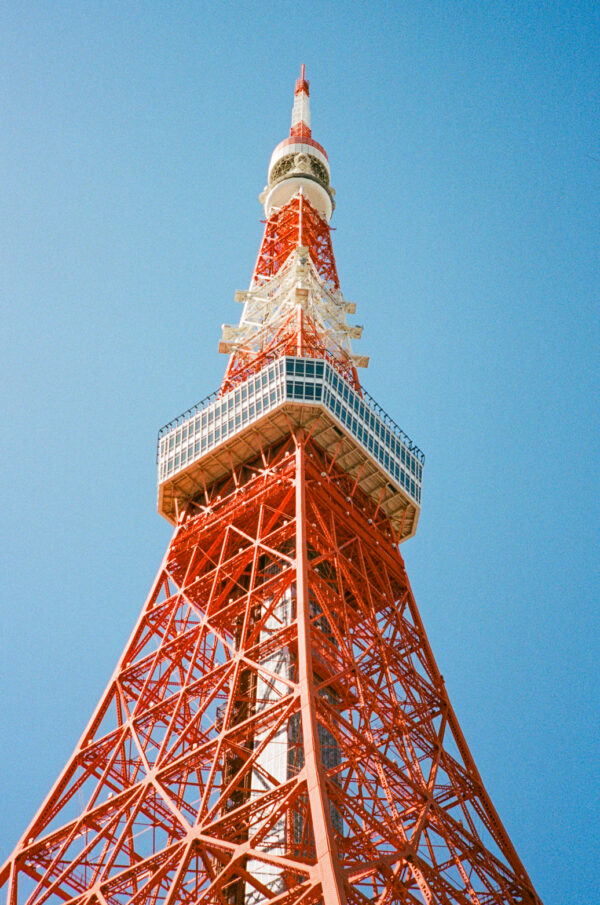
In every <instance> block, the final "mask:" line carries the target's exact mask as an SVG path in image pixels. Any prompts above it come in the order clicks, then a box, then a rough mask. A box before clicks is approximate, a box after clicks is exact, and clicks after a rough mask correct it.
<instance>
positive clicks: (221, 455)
mask: <svg viewBox="0 0 600 905" xmlns="http://www.w3.org/2000/svg"><path fill="white" fill-rule="evenodd" d="M315 422H316V424H315ZM290 425H293V426H295V427H296V426H303V427H307V428H309V429H311V431H312V437H313V439H314V440H315V442H316V443H317V444H318V445H319V446H321V447H322V448H323V449H325V450H326V451H327V452H331V453H333V451H334V449H337V458H336V461H337V462H338V464H339V466H340V467H341V468H342V469H343V470H344V471H346V472H347V473H349V474H350V475H352V476H353V477H355V478H356V479H357V480H358V484H359V486H360V487H361V488H362V489H363V490H364V491H365V492H366V493H367V494H368V495H369V496H373V497H376V498H377V499H378V500H379V501H380V503H381V508H382V509H384V511H385V512H386V513H387V514H388V515H389V517H390V518H391V519H392V522H393V523H394V526H395V528H396V530H397V531H398V532H399V534H400V537H401V539H402V540H404V539H406V538H407V537H411V536H412V535H413V534H414V532H415V529H416V524H417V518H418V513H419V508H420V503H421V481H422V473H423V462H424V455H423V453H422V452H421V450H420V449H419V448H418V447H417V446H416V445H415V444H414V443H413V442H412V440H410V438H409V437H407V435H406V434H405V433H404V431H402V430H401V429H400V428H399V427H398V425H397V424H395V422H394V421H393V420H392V419H391V418H390V417H389V416H388V415H387V414H386V413H385V412H384V411H383V409H382V408H381V407H380V406H379V405H378V404H377V403H376V402H375V400H374V399H373V398H372V397H371V396H370V395H369V394H368V393H367V392H366V391H365V390H361V391H360V393H359V392H357V390H355V389H354V388H353V387H352V386H351V385H350V384H349V383H348V381H346V380H345V379H344V378H343V377H342V376H341V374H340V373H339V372H338V371H337V370H336V369H335V368H334V367H333V365H332V364H331V363H330V362H329V361H327V360H325V359H314V358H293V357H289V356H288V357H282V358H280V359H278V360H277V361H274V362H271V363H270V364H269V365H267V366H265V367H264V368H263V369H262V370H261V371H259V372H257V373H256V374H254V375H252V376H251V377H249V378H248V379H247V380H246V381H245V382H244V383H242V384H240V386H239V387H236V389H234V390H231V391H230V392H228V393H224V394H223V395H218V391H217V392H215V393H213V394H212V395H211V396H208V397H207V398H206V399H203V400H202V401H201V402H199V403H198V404H197V405H195V406H194V407H193V408H191V409H189V410H188V411H187V412H184V413H183V414H182V415H180V416H179V417H178V418H176V419H175V420H174V421H171V422H170V423H169V424H167V425H165V427H163V428H161V430H160V431H159V435H158V510H159V512H160V513H161V514H162V515H164V516H165V518H167V519H168V520H169V521H171V522H174V521H175V518H176V511H177V501H185V500H186V499H190V498H191V497H193V496H194V495H197V494H198V493H199V492H201V491H202V489H203V488H204V487H207V486H209V485H210V484H212V483H213V482H214V481H216V480H219V478H221V477H222V476H223V475H225V474H227V473H229V472H230V471H231V467H232V464H234V465H235V464H239V463H241V462H244V461H247V460H248V459H249V458H251V457H253V456H254V455H256V453H257V452H258V450H259V449H260V443H259V441H260V442H262V443H263V444H264V443H274V442H277V440H278V439H280V438H281V437H283V436H285V435H286V434H288V433H289V431H290Z"/></svg>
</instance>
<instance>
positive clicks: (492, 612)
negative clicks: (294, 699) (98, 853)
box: [0, 0, 600, 905]
mask: <svg viewBox="0 0 600 905" xmlns="http://www.w3.org/2000/svg"><path fill="white" fill-rule="evenodd" d="M599 46H600V8H599V7H598V5H597V4H594V3H591V2H590V3H576V2H575V3H573V2H571V3H566V2H563V3H560V2H557V3H550V2H547V3H545V2H540V3H525V2H521V3H517V2H503V3H499V2H498V3H486V2H479V3H469V2H465V3H459V2H456V3H455V2H443V3H441V2H439V3H436V2H432V3H416V2H406V3H401V2H397V3H377V2H375V3H369V4H366V3H364V4H363V3H336V2H331V3H318V2H310V0H309V2H305V3H303V4H292V3H289V4H287V3H278V4H275V3H261V2H257V3H232V4H229V5H223V6H219V5H216V4H212V3H203V2H195V3H192V2H178V3H165V2H149V3H144V4H142V3H132V2H123V3H119V4H117V3H108V2H107V3H99V2H87V3H69V2H63V3H56V2H48V3H27V2H13V3H8V4H4V5H3V6H2V9H1V10H0V51H1V53H0V56H1V59H2V64H1V67H0V79H1V98H2V100H1V105H2V107H1V109H2V129H1V133H0V148H1V160H2V183H3V184H2V190H1V191H0V230H1V235H0V298H1V300H2V307H3V316H2V318H3V328H4V329H3V330H2V336H1V338H0V342H1V344H2V345H1V349H0V353H1V356H0V368H1V369H2V374H1V378H2V387H3V389H2V414H3V418H2V421H3V425H4V444H3V445H4V456H3V461H4V467H3V469H2V476H1V480H2V499H3V501H4V505H3V507H2V512H1V518H2V536H3V543H2V552H3V560H4V564H3V588H4V594H3V616H2V649H3V653H4V656H3V658H2V666H1V672H0V689H1V693H2V701H1V710H0V720H1V723H0V725H2V733H3V736H4V743H3V745H2V747H1V749H0V759H1V776H2V780H1V782H2V794H1V796H0V858H2V859H3V858H4V856H5V855H8V853H9V852H10V850H11V848H12V846H13V844H14V843H15V842H16V841H17V838H18V836H19V835H20V834H21V832H22V831H23V830H24V829H25V826H26V824H27V823H28V821H29V820H30V818H31V817H32V816H33V814H34V812H35V810H36V809H37V808H38V806H39V804H40V803H41V801H42V798H43V797H44V796H45V794H46V792H47V791H48V789H49V787H50V785H51V784H52V783H53V782H54V780H55V778H56V776H57V774H58V772H59V770H60V769H61V768H62V766H63V765H64V763H65V762H66V760H67V758H68V757H69V755H70V753H71V751H72V748H73V746H74V744H75V742H76V740H77V738H78V737H79V734H80V732H81V730H82V729H83V727H84V725H85V723H86V722H87V720H88V718H89V716H90V714H91V711H92V709H93V708H94V706H95V704H96V702H97V700H98V698H99V696H100V694H101V692H102V691H103V689H104V686H105V684H106V682H107V681H108V679H109V677H110V675H111V673H112V670H113V668H114V665H115V663H116V661H117V658H118V656H119V654H120V652H121V650H122V648H123V646H124V643H125V641H126V639H127V637H128V635H129V632H130V630H131V628H132V626H133V624H134V621H135V619H136V617H137V614H138V612H139V610H140V608H141V605H142V602H143V600H144V597H145V595H146V593H147V590H148V588H149V586H150V583H151V581H152V578H153V576H154V574H155V572H156V569H157V568H158V566H159V563H160V559H161V557H162V553H163V551H164V548H165V546H166V544H167V542H168V539H169V535H170V531H169V527H168V525H167V524H166V523H163V522H162V521H161V519H160V518H159V516H158V515H156V513H155V503H156V489H155V472H154V468H155V461H154V455H155V440H156V431H157V429H158V428H159V427H160V426H161V425H162V424H163V423H165V422H166V421H168V420H170V419H171V418H172V417H173V416H175V415H176V414H178V413H179V412H180V411H182V410H183V409H185V408H187V407H188V406H189V405H191V404H193V403H194V402H195V401H197V400H198V399H199V398H201V397H202V396H204V395H205V394H206V393H208V392H209V391H211V390H212V389H214V388H215V387H216V386H217V385H218V383H219V381H220V378H221V375H222V372H223V369H224V366H225V359H224V358H223V357H222V356H219V355H218V353H217V344H218V339H219V335H220V324H221V323H222V322H233V321H234V320H235V319H236V317H238V316H239V308H238V306H236V305H235V304H234V302H233V293H234V290H235V289H237V288H244V287H246V286H247V284H248V282H249V279H250V276H251V272H252V267H253V264H254V260H255V256H256V252H257V249H258V244H259V241H260V236H261V231H262V226H261V224H260V218H261V215H262V212H261V209H260V207H259V204H258V201H257V195H258V193H259V192H260V191H261V190H262V188H263V185H264V182H265V178H266V166H267V162H268V158H269V155H270V153H271V150H272V148H273V146H274V145H275V144H276V143H277V141H279V140H280V139H281V138H283V137H285V135H286V134H287V131H288V128H289V116H290V110H291V101H292V90H293V84H294V79H295V78H296V75H297V70H298V67H299V64H300V63H301V62H305V63H306V66H307V75H308V78H309V80H310V83H311V100H312V115H313V134H314V136H315V138H316V139H317V141H319V142H321V143H322V144H323V145H324V146H325V147H326V149H327V151H328V153H329V157H330V161H331V166H332V182H333V185H334V187H335V188H336V190H337V202H338V207H337V210H336V212H335V215H334V219H333V221H332V225H334V226H335V228H336V231H335V233H334V237H333V241H334V248H335V252H336V258H337V264H338V271H339V274H340V279H341V284H342V289H343V291H344V293H345V295H346V297H347V298H348V299H349V300H352V301H356V303H357V317H356V320H357V322H359V323H362V324H364V326H365V331H364V338H363V339H362V340H361V342H360V343H357V351H360V352H361V353H363V354H368V355H370V356H371V365H370V368H369V370H368V371H367V372H366V373H365V374H364V383H365V385H366V387H367V389H368V390H369V391H370V392H371V393H372V394H373V395H374V396H375V398H376V399H377V400H378V401H380V402H381V404H382V405H383V406H384V407H385V408H386V409H387V410H388V411H389V412H390V414H392V416H393V417H394V418H395V419H396V420H397V421H398V423H399V424H401V425H402V427H403V428H404V429H405V430H406V431H407V432H408V433H409V434H410V435H411V436H412V437H413V438H414V439H415V440H416V441H417V442H418V443H419V445H420V446H421V447H422V448H423V449H424V451H425V453H426V455H427V462H426V468H425V474H424V493H423V512H422V517H421V522H420V527H419V532H418V534H417V537H416V538H415V539H414V540H412V541H410V542H409V543H408V544H407V545H406V546H405V547H404V548H403V553H404V556H405V559H406V563H407V567H408V570H409V574H410V576H411V580H412V583H413V589H414V591H415V595H416V598H417V602H418V604H419V606H420V608H421V613H422V616H423V619H424V622H425V625H426V628H427V630H428V633H429V637H430V640H431V643H432V646H433V649H434V651H435V653H436V656H437V659H438V662H439V665H440V668H441V670H442V672H443V674H444V676H445V679H446V683H447V687H448V689H449V692H450V695H451V698H452V701H453V704H454V706H455V709H456V711H457V714H458V717H459V719H460V721H461V724H462V727H463V730H464V732H465V735H466V737H467V739H468V741H469V744H470V746H471V748H472V751H473V754H474V757H475V759H476V762H477V764H478V766H479V769H480V772H481V774H482V776H483V778H484V781H485V783H486V785H487V788H488V791H489V792H490V795H491V797H492V799H493V801H494V803H495V805H496V807H497V809H498V811H499V813H500V815H501V817H502V819H503V820H504V822H505V824H506V826H507V829H508V831H509V833H510V834H511V837H512V839H513V842H514V844H515V846H516V848H517V850H518V852H519V854H520V856H521V858H522V860H523V862H524V864H525V866H526V868H527V869H528V871H529V873H530V875H531V877H532V879H533V881H534V883H535V884H536V886H537V888H538V890H539V892H540V894H541V896H542V898H543V900H544V901H545V903H546V905H564V903H571V902H573V903H575V902H580V901H586V902H587V901H591V893H590V889H592V888H593V889H595V888H596V886H597V877H596V870H595V867H594V864H593V861H594V856H595V853H596V854H597V851H598V848H599V846H600V839H599V838H598V820H597V811H598V808H599V807H600V800H599V796H598V792H597V789H596V787H595V786H596V784H595V783H594V781H593V778H594V777H595V775H596V770H597V760H596V768H594V766H593V764H592V761H593V760H594V759H595V758H597V753H596V752H597V748H598V741H599V740H598V729H597V726H598V716H597V713H598V690H599V688H598V685H599V682H598V667H597V663H598V637H599V626H598V606H597V603H596V599H597V592H598V583H599V582H598V570H597V521H598V519H597V498H598V480H597V477H598V447H597V429H596V418H597V409H598V405H597V403H598V359H597V348H598V332H599V330H598V326H599V325H598V314H597V309H598V284H599V280H598V277H599V264H598V262H599V260H600V257H599V247H598V246H599V242H598V189H599V187H600V135H599V129H598V122H599V116H598V113H599V110H598V107H599V88H598V85H599V82H598V63H599V59H598V57H599V52H598V47H599Z"/></svg>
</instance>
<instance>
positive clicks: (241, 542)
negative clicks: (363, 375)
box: [0, 68, 541, 905]
mask: <svg viewBox="0 0 600 905" xmlns="http://www.w3.org/2000/svg"><path fill="white" fill-rule="evenodd" d="M263 200H264V202H265V209H266V211H267V223H266V227H265V237H264V239H263V242H262V245H261V250H260V253H259V256H258V260H257V264H256V268H255V272H254V275H253V278H252V281H251V283H250V288H249V290H248V292H245V293H240V294H239V298H240V301H242V302H243V304H244V309H243V313H242V316H241V319H240V323H239V324H238V325H236V326H231V327H226V328H225V329H224V336H223V341H222V346H221V348H222V351H224V352H227V353H228V354H229V355H230V359H229V364H228V367H227V370H226V374H225V377H224V381H223V386H222V388H221V391H220V393H219V394H218V395H217V396H216V398H215V400H214V401H212V402H210V403H209V404H208V405H207V406H204V407H198V408H196V409H194V410H193V411H192V412H191V413H187V414H186V416H182V418H180V419H178V420H177V422H176V423H174V424H173V425H169V426H167V428H166V429H165V430H164V431H163V432H161V437H160V445H159V469H160V470H159V484H160V493H159V505H160V510H161V512H163V514H165V515H166V516H167V517H168V518H169V519H170V520H171V521H172V522H173V523H174V526H175V527H174V534H173V538H172V540H171V542H170V544H169V547H168V549H167V552H166V555H165V558H164V560H163V562H162V564H161V566H160V569H159V571H158V575H157V577H156V580H155V582H154V585H153V587H152V589H151V592H150V595H149V597H148V599H147V601H146V603H145V604H144V606H143V609H142V613H141V616H140V619H139V621H138V623H137V625H136V626H135V628H134V630H133V633H132V635H131V638H130V639H129V641H128V642H127V644H126V646H125V650H124V653H123V655H122V657H121V659H120V661H119V663H118V665H117V668H116V670H115V672H114V674H113V676H112V677H111V679H110V681H109V683H108V686H107V688H106V691H105V693H104V694H103V696H102V698H101V701H100V703H99V705H98V708H97V709H96V711H95V713H94V715H93V716H92V719H91V721H90V723H89V725H88V726H87V728H86V729H85V731H84V733H83V735H82V737H81V739H80V741H79V743H78V744H77V746H76V748H75V751H74V753H73V755H72V757H71V758H70V760H69V762H68V764H67V765H66V767H65V769H64V771H63V773H62V774H61V776H60V777H59V779H58V781H57V782H56V784H55V786H54V788H53V789H52V790H51V791H50V793H49V795H48V797H47V799H46V801H45V802H44V803H43V805H42V807H41V808H40V810H39V811H38V813H37V815H36V816H35V817H34V819H33V820H32V822H31V824H30V826H29V827H28V829H27V831H26V833H25V834H24V835H23V837H22V839H21V840H20V842H19V843H18V845H17V847H16V848H15V851H14V852H13V854H12V855H11V857H10V858H9V859H8V861H7V862H6V864H5V865H4V867H3V868H2V870H1V871H0V884H2V885H3V886H5V888H6V890H7V903H8V905H51V903H52V905H192V903H193V905H262V903H269V905H292V903H294V905H313V903H314V905H317V903H324V905H341V903H346V902H348V903H352V905H366V903H376V905H391V903H397V905H400V903H403V905H416V903H440V905H442V903H445V905H450V903H462V905H467V903H469V905H492V903H494V905H500V903H503V905H505V903H511V905H518V903H520V905H523V903H528V905H541V903H540V900H539V898H538V896H537V894H536V892H535V890H534V888H533V886H532V884H531V881H530V879H529V877H528V876H527V873H526V871H525V869H524V867H523V865H522V864H521V862H520V860H519V858H518V856H517V854H516V852H515V850H514V848H513V846H512V844H511V841H510V839H509V837H508V835H507V833H506V830H505V829H504V827H503V825H502V823H501V821H500V818H499V817H498V815H497V813H496V811H495V809H494V807H493V805H492V803H491V801H490V799H489V797H488V795H487V793H486V791H485V789H484V786H483V783H482V780H481V777H480V776H479V773H478V772H477V769H476V767H475V764H474V763H473V759H472V757H471V755H470V753H469V749H468V747H467V744H466V741H465V739H464V737H463V735H462V732H461V730H460V727H459V725H458V722H457V719H456V716H455V714H454V711H453V709H452V706H451V704H450V701H449V698H448V694H447V691H446V687H445V684H444V680H443V678H442V676H441V675H440V673H439V670H438V668H437V665H436V663H435V659H434V657H433V654H432V651H431V648H430V646H429V642H428V640H427V636H426V634H425V630H424V628H423V625H422V622H421V619H420V617H419V613H418V610H417V607H416V604H415V601H414V598H413V595H412V592H411V588H410V584H409V582H408V578H407V575H406V571H405V568H404V563H403V560H402V557H401V555H400V552H399V549H398V544H399V542H400V541H402V540H403V539H405V538H407V537H410V536H411V535H412V534H413V533H414V530H415V529H416V523H417V517H418V509H419V505H420V489H419V493H417V491H416V489H415V488H416V486H417V485H416V484H415V483H414V481H418V485H419V488H420V480H421V468H422V455H421V454H420V453H419V451H418V450H417V449H416V447H414V445H413V444H411V443H410V441H408V438H406V437H405V436H404V435H403V434H402V433H401V432H399V433H398V432H394V430H393V429H392V427H393V423H392V422H390V421H389V419H388V420H387V421H386V420H385V418H384V416H383V415H382V413H381V412H380V410H376V408H375V407H374V404H373V403H372V400H370V399H369V398H368V397H367V396H366V395H365V394H364V393H363V391H362V389H361V387H360V383H359V381H358V377H357V372H356V366H357V365H359V364H362V365H364V364H366V361H365V360H364V359H363V358H360V357H357V356H356V355H355V354H354V352H353V351H352V346H351V340H352V339H353V338H357V337H358V335H359V332H360V331H359V330H358V329H357V328H355V327H351V326H349V325H348V323H347V320H346V315H347V314H348V313H353V310H354V306H353V305H350V303H347V302H345V301H344V299H343V296H342V294H341V292H340V289H339V281H338V277H337V271H336V268H335V260H334V257H333V251H332V248H331V239H330V234H329V225H328V220H329V216H330V215H331V211H332V210H333V193H332V190H331V188H330V186H329V164H328V162H327V158H326V156H325V155H324V152H322V149H320V146H318V145H316V143H315V142H313V140H312V136H311V132H310V113H309V109H308V82H307V81H306V78H305V73H304V68H303V70H302V73H301V77H300V79H299V80H298V82H297V85H296V93H295V100H294V112H293V118H292V129H291V135H290V137H289V138H288V139H287V140H286V143H285V144H283V145H280V146H278V149H277V152H276V155H275V156H274V157H273V158H272V161H271V164H270V167H269V185H268V186H267V188H266V190H265V195H264V196H263ZM307 363H308V364H307ZM326 368H329V369H330V370H329V371H328V372H327V374H328V375H329V377H327V379H328V380H331V381H334V379H335V381H337V383H335V384H334V383H333V382H332V385H331V389H332V393H333V395H332V396H331V397H328V398H327V400H326V399H325V397H324V395H323V394H324V393H325V391H326V390H327V387H326V374H325V369H326ZM318 369H320V370H319V371H318V373H317V370H318ZM271 372H273V373H272V375H271V376H273V375H274V376H273V381H272V383H270V382H269V381H270V379H271V378H270V377H269V375H270V374H271ZM276 372H277V373H276ZM278 375H279V376H278ZM263 378H264V380H263ZM277 380H280V383H281V386H280V390H281V394H282V395H281V398H279V397H278V396H277V392H278V389H277V386H279V384H277V386H276V382H277ZM319 380H321V384H319ZM288 384H289V385H288ZM319 385H320V386H321V397H320V399H317V398H316V393H317V389H316V388H317V387H318V386H319ZM273 394H274V395H273ZM336 394H337V395H336ZM259 402H260V412H259V411H258V406H259ZM230 403H231V404H230ZM344 406H346V408H345V409H343V407H344ZM342 411H343V416H342ZM211 413H212V414H211ZM238 417H239V419H240V420H239V422H238V421H237V419H238ZM244 418H245V421H244ZM361 419H362V420H361ZM377 419H379V420H377ZM217 421H218V424H217ZM225 426H226V427H225ZM196 427H197V433H196ZM192 428H193V429H192ZM217 431H218V432H217ZM398 431H399V429H398ZM203 432H204V433H203ZM386 432H387V433H386ZM203 443H204V446H203V445H202V444H203ZM196 444H198V446H197V448H196ZM377 444H379V445H377ZM382 444H383V445H382ZM385 444H388V445H387V446H385ZM184 453H185V461H184V459H183V456H184ZM394 456H397V462H396V461H395V460H394ZM396 468H397V470H396V471H395V470H394V469H396ZM403 469H404V471H402V470H403ZM402 474H404V475H405V477H404V478H402V480H400V477H398V479H397V480H396V477H397V476H400V475H402ZM406 481H408V484H406ZM411 481H413V483H412V484H411V483H410V482H411Z"/></svg>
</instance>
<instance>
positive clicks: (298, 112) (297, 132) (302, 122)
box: [290, 63, 311, 138]
mask: <svg viewBox="0 0 600 905" xmlns="http://www.w3.org/2000/svg"><path fill="white" fill-rule="evenodd" d="M305 74H306V67H305V65H304V63H302V65H301V67H300V78H299V79H296V88H295V90H294V106H293V108H292V127H291V129H290V137H291V138H310V136H311V131H310V103H309V100H308V95H309V85H308V82H307V80H306V75H305Z"/></svg>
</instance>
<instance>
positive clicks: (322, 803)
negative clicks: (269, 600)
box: [296, 435, 346, 905]
mask: <svg viewBox="0 0 600 905" xmlns="http://www.w3.org/2000/svg"><path fill="white" fill-rule="evenodd" d="M304 443H305V441H304V437H303V436H302V435H297V436H296V620H297V623H298V682H299V685H300V704H301V720H302V743H303V747H304V770H305V774H306V782H307V787H308V800H309V803H310V810H311V817H312V825H313V831H314V835H315V850H316V855H317V865H318V869H319V879H320V881H321V885H322V890H323V901H324V903H325V905H342V903H345V901H346V896H345V893H344V885H343V878H342V873H341V870H340V866H339V860H338V857H337V852H336V846H335V841H334V836H333V827H332V825H331V817H330V814H329V798H328V795H327V789H326V787H325V772H324V770H323V764H322V763H321V749H320V745H319V736H318V728H317V720H316V715H315V704H316V694H315V687H314V674H313V665H312V646H311V622H310V601H309V596H308V560H307V548H306V490H305V482H306V471H305V469H306V462H305V455H306V450H305V445H304Z"/></svg>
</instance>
